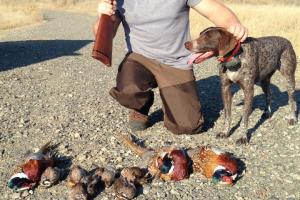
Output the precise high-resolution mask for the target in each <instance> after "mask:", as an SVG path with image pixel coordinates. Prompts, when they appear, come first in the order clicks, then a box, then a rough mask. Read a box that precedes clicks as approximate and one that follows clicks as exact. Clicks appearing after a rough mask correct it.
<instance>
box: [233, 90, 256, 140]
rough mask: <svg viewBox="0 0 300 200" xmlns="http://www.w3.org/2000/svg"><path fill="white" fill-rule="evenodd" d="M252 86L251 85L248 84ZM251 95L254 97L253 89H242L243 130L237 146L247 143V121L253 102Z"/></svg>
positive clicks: (248, 137)
mask: <svg viewBox="0 0 300 200" xmlns="http://www.w3.org/2000/svg"><path fill="white" fill-rule="evenodd" d="M249 85H252V84H249ZM253 95H254V87H253V85H252V86H249V87H246V88H244V115H243V119H242V121H243V130H242V134H243V135H242V136H241V137H240V138H239V139H238V140H237V141H236V143H237V144H239V145H241V144H247V143H248V142H249V139H250V136H248V121H249V116H250V114H251V111H252V102H253Z"/></svg>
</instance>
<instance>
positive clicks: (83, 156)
mask: <svg viewBox="0 0 300 200" xmlns="http://www.w3.org/2000/svg"><path fill="white" fill-rule="evenodd" d="M86 158H87V156H86V155H84V154H79V155H78V156H77V159H78V160H79V161H83V160H85V159H86Z"/></svg>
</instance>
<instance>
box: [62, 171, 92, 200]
mask: <svg viewBox="0 0 300 200" xmlns="http://www.w3.org/2000/svg"><path fill="white" fill-rule="evenodd" d="M87 179H88V172H87V171H86V170H85V169H83V168H82V167H80V166H78V165H76V166H73V167H72V168H71V171H70V173H69V176H68V181H67V185H68V186H69V188H70V190H69V199H70V200H87V199H88V198H89V194H88V192H87V187H86V183H87Z"/></svg>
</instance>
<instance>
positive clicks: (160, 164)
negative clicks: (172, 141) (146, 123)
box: [123, 136, 189, 181]
mask: <svg viewBox="0 0 300 200" xmlns="http://www.w3.org/2000/svg"><path fill="white" fill-rule="evenodd" d="M123 141H124V143H125V144H126V145H127V146H128V147H129V148H130V149H131V150H132V151H133V152H134V153H136V154H137V155H138V156H140V157H141V158H142V160H143V161H145V162H146V163H147V168H148V170H149V173H150V174H151V175H152V176H153V177H159V178H161V179H162V180H164V181H170V180H173V181H179V180H182V179H185V178H187V177H188V175H189V167H188V158H187V156H186V154H185V152H184V151H183V150H182V149H179V148H173V147H162V148H159V149H155V150H154V149H147V148H144V147H141V146H139V145H137V144H136V143H135V142H133V141H132V139H130V138H129V137H127V136H124V138H123Z"/></svg>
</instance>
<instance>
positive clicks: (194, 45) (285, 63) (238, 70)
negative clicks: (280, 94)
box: [185, 27, 297, 144]
mask: <svg viewBox="0 0 300 200" xmlns="http://www.w3.org/2000/svg"><path fill="white" fill-rule="evenodd" d="M185 46H186V48H187V49H188V50H190V51H192V52H195V53H200V54H199V55H198V54H195V55H196V56H197V57H198V58H197V61H198V62H199V61H202V60H204V59H206V58H208V57H211V56H218V57H219V58H218V61H219V62H220V64H219V66H220V71H219V73H220V78H221V84H222V99H223V103H224V115H225V127H224V129H223V130H224V131H223V132H221V133H219V134H218V135H217V136H218V137H222V138H224V137H229V136H230V129H231V104H232V93H231V89H230V87H231V85H232V83H237V84H238V85H239V86H240V87H241V88H242V89H243V91H244V98H245V99H244V114H243V117H242V121H243V125H244V127H243V128H244V129H243V132H244V134H243V135H242V136H241V137H240V138H239V139H238V140H237V143H238V144H244V143H247V142H249V139H250V136H249V135H248V119H249V115H250V113H251V110H252V102H253V94H254V84H255V83H257V82H260V83H261V87H262V89H263V92H264V93H265V96H266V107H265V110H264V114H263V117H264V118H268V117H270V116H271V107H270V103H271V97H270V79H271V76H272V75H273V74H274V72H275V71H276V70H279V71H280V72H281V74H282V75H283V76H284V78H285V80H286V82H287V92H288V97H289V106H290V114H289V116H287V118H288V124H289V125H294V124H295V123H296V122H297V114H296V109H297V108H296V102H295V95H294V93H295V70H296V55H295V51H294V50H293V47H292V45H291V43H290V42H289V41H288V40H287V39H285V38H282V37H275V36H270V37H262V38H250V37H249V38H247V39H246V41H245V42H243V43H241V44H240V43H239V42H238V41H236V39H235V37H234V36H233V35H232V34H231V33H229V32H227V31H226V30H225V29H223V28H219V27H211V28H208V29H205V30H204V31H202V32H201V33H200V36H199V37H198V38H197V39H195V40H192V41H188V42H186V43H185Z"/></svg>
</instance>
